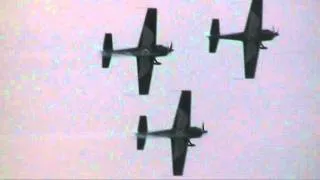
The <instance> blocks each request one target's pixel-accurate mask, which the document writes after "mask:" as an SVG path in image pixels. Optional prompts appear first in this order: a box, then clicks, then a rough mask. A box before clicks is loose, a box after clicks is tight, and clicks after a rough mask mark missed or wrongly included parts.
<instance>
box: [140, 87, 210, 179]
mask: <svg viewBox="0 0 320 180" xmlns="http://www.w3.org/2000/svg"><path fill="white" fill-rule="evenodd" d="M190 108H191V91H182V93H181V96H180V102H179V106H178V109H177V112H176V116H175V119H174V124H173V127H172V128H171V129H167V130H161V131H153V132H148V127H147V117H146V116H140V120H139V125H138V133H137V149H138V150H143V149H144V145H145V142H146V137H147V136H160V137H167V138H170V139H171V152H172V161H173V174H174V175H175V176H177V175H179V176H181V175H182V174H183V168H184V162H185V159H186V154H187V147H188V146H195V145H194V144H192V143H191V141H190V139H191V138H199V137H201V136H202V135H203V134H204V133H207V131H206V130H205V129H204V124H202V128H198V127H190V113H191V109H190Z"/></svg>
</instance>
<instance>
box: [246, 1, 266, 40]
mask: <svg viewBox="0 0 320 180" xmlns="http://www.w3.org/2000/svg"><path fill="white" fill-rule="evenodd" d="M262 16H263V0H252V3H251V7H250V12H249V15H248V19H247V23H246V27H245V33H246V34H247V36H249V37H250V36H255V35H256V34H257V33H259V32H260V31H261V29H262Z"/></svg>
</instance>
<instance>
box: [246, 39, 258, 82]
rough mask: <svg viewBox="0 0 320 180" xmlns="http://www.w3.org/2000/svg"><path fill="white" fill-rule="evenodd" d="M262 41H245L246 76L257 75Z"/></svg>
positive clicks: (248, 77) (251, 77) (252, 76)
mask: <svg viewBox="0 0 320 180" xmlns="http://www.w3.org/2000/svg"><path fill="white" fill-rule="evenodd" d="M259 46H260V42H256V41H245V42H243V51H244V71H245V78H247V79H253V78H254V77H255V73H256V69H257V62H258V57H259V51H260V48H259Z"/></svg>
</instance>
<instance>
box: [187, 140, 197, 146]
mask: <svg viewBox="0 0 320 180" xmlns="http://www.w3.org/2000/svg"><path fill="white" fill-rule="evenodd" d="M188 146H191V147H193V146H196V145H195V144H192V143H191V141H190V139H188Z"/></svg>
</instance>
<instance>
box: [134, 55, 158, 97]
mask: <svg viewBox="0 0 320 180" xmlns="http://www.w3.org/2000/svg"><path fill="white" fill-rule="evenodd" d="M153 61H154V57H152V56H137V65H138V84H139V94H140V95H146V94H149V89H150V83H151V77H152V70H153Z"/></svg>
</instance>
